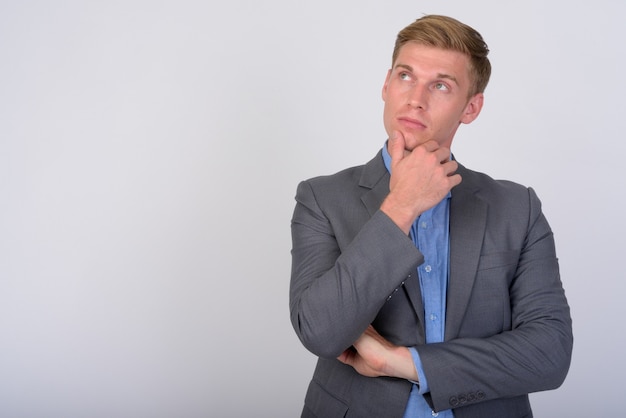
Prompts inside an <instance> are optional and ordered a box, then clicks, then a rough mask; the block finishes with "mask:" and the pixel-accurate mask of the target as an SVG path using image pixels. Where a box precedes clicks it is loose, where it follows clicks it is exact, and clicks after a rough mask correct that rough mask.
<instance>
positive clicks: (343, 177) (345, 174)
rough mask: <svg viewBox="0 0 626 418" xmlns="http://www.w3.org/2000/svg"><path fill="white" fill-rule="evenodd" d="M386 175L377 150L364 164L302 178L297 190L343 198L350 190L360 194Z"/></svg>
mask: <svg viewBox="0 0 626 418" xmlns="http://www.w3.org/2000/svg"><path fill="white" fill-rule="evenodd" d="M388 177H389V173H388V172H387V169H386V168H385V165H384V163H383V159H382V156H381V152H380V151H379V152H378V153H377V154H376V156H375V157H374V158H372V159H371V160H370V161H369V162H367V163H366V164H361V165H357V166H353V167H349V168H345V169H343V170H341V171H338V172H336V173H333V174H328V175H321V176H317V177H312V178H309V179H307V180H304V181H302V182H301V183H300V184H299V186H298V191H299V192H300V191H303V190H304V189H309V190H310V191H312V192H313V193H315V194H323V195H325V196H328V197H329V198H337V197H338V198H341V197H344V198H345V197H347V195H349V194H350V193H352V192H354V193H359V194H360V193H362V192H363V190H364V189H371V188H373V187H375V186H376V185H377V184H378V183H379V182H380V181H381V180H384V179H385V178H387V179H388Z"/></svg>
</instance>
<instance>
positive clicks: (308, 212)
mask: <svg viewBox="0 0 626 418" xmlns="http://www.w3.org/2000/svg"><path fill="white" fill-rule="evenodd" d="M457 172H458V173H459V174H460V175H461V177H462V178H463V181H462V182H461V184H460V185H458V186H457V187H455V188H454V189H453V190H452V198H451V202H450V277H449V285H448V294H447V312H446V329H445V342H443V343H439V344H424V342H425V334H424V309H423V304H422V300H421V298H422V297H421V294H420V286H419V278H418V277H417V273H416V268H417V266H418V265H420V264H421V263H422V262H423V256H422V254H421V253H420V252H419V251H418V250H417V249H416V248H415V246H414V244H413V242H412V241H411V240H410V239H409V237H407V236H406V235H405V234H404V233H403V232H402V231H401V230H400V229H399V228H398V227H397V226H396V225H395V224H394V223H393V222H392V221H391V219H390V218H389V217H387V216H386V215H385V214H384V213H383V212H381V211H380V210H379V208H380V204H381V203H382V201H383V199H384V198H385V197H386V195H387V194H388V193H389V174H388V172H387V170H386V169H385V167H384V164H383V161H382V156H381V154H380V152H379V153H378V155H376V157H375V158H374V159H372V160H371V161H370V162H369V163H368V164H366V165H364V166H359V167H354V168H350V169H347V170H344V171H342V172H339V173H337V174H334V175H332V176H324V177H317V178H314V179H310V180H307V181H304V182H302V183H300V185H299V186H298V191H297V195H296V207H295V210H294V214H293V219H292V238H293V249H292V275H291V284H290V312H291V321H292V324H293V327H294V329H295V331H296V333H297V335H298V337H299V338H300V340H301V341H302V343H303V344H304V346H305V347H306V348H307V349H309V350H310V351H311V352H312V353H314V354H315V355H317V356H318V357H319V360H318V363H317V366H316V369H315V372H314V375H313V378H312V380H311V383H310V385H309V389H308V391H307V394H306V398H305V406H304V409H303V412H302V416H303V417H318V418H334V417H375V418H384V417H402V415H403V412H404V409H405V406H406V403H407V400H408V396H409V391H410V389H411V383H409V382H408V381H406V380H402V379H396V378H386V377H379V378H368V377H364V376H361V375H359V374H358V373H357V372H356V371H355V370H354V369H353V368H352V367H350V366H346V365H344V364H342V363H341V362H339V361H338V360H336V358H337V356H339V354H341V353H342V352H343V351H344V350H345V349H346V348H348V347H350V346H351V344H352V343H353V342H354V341H355V340H356V339H357V338H358V337H359V336H360V335H361V334H362V333H363V331H364V330H365V329H366V328H367V326H368V325H369V324H373V325H374V328H376V330H377V331H378V332H379V333H380V334H382V335H383V336H384V337H385V338H387V339H388V340H390V341H391V342H392V343H394V344H397V345H402V346H415V347H416V348H417V350H418V352H419V355H420V357H421V359H422V363H423V366H424V369H425V373H426V376H427V378H428V383H429V387H430V393H429V394H428V395H427V400H428V401H429V403H430V404H431V405H432V407H433V409H434V410H435V411H439V410H443V409H449V408H453V409H454V412H455V416H456V417H457V418H464V417H476V418H489V417H494V418H503V417H531V416H532V412H531V409H530V405H529V402H528V393H531V392H535V391H541V390H548V389H554V388H556V387H558V386H560V385H561V383H562V382H563V380H564V379H565V376H566V374H567V371H568V368H569V363H570V358H571V352H572V344H573V337H572V327H571V319H570V313H569V306H568V304H567V300H566V298H565V294H564V291H563V287H562V284H561V281H560V277H559V269H558V263H557V258H556V254H555V248H554V240H553V236H552V232H551V230H550V227H549V225H548V223H547V221H546V219H545V217H544V216H543V214H542V212H541V204H540V202H539V199H538V198H537V196H536V195H535V193H534V192H533V190H532V189H529V188H526V187H523V186H520V185H518V184H515V183H511V182H507V181H496V180H493V179H491V178H490V177H488V176H486V175H484V174H481V173H477V172H474V171H470V170H468V169H466V168H464V167H463V166H460V167H459V170H458V171H457Z"/></svg>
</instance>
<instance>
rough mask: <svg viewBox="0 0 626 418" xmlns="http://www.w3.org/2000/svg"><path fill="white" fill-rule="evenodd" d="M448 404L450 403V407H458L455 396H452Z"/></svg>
mask: <svg viewBox="0 0 626 418" xmlns="http://www.w3.org/2000/svg"><path fill="white" fill-rule="evenodd" d="M448 402H450V405H452V406H458V405H459V400H458V399H457V397H456V396H452V397H451V398H450V399H449V400H448Z"/></svg>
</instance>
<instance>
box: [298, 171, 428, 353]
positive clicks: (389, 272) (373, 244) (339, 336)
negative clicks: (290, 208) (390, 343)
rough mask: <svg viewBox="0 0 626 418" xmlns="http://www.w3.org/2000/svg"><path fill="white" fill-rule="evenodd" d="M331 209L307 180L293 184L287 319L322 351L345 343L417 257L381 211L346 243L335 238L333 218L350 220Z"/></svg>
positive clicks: (335, 349)
mask: <svg viewBox="0 0 626 418" xmlns="http://www.w3.org/2000/svg"><path fill="white" fill-rule="evenodd" d="M346 204H352V205H354V204H356V203H355V202H347V203H346ZM358 204H359V205H362V204H361V202H360V201H359V202H358ZM326 206H327V205H326ZM333 210H334V209H332V208H328V207H324V208H322V206H321V205H320V202H319V200H318V198H317V197H316V193H315V191H314V188H313V186H312V184H311V183H310V182H302V183H301V184H300V185H299V186H298V190H297V193H296V207H295V210H294V214H293V218H292V223H291V231H292V244H293V245H292V272H291V283H290V303H289V304H290V313H291V322H292V325H293V327H294V329H295V331H296V334H297V335H298V337H299V338H300V340H301V341H302V343H303V345H304V346H305V347H306V348H307V349H308V350H310V351H311V352H312V353H314V354H316V355H317V356H319V357H324V358H336V357H337V356H339V355H340V354H341V353H342V352H343V351H344V350H345V349H346V348H348V347H350V346H351V345H352V343H353V342H354V341H356V339H357V338H358V337H359V336H360V335H361V334H362V333H363V332H364V331H365V329H366V328H367V326H368V325H369V324H370V323H372V321H373V320H374V318H375V317H376V315H377V313H378V311H379V310H380V308H381V307H382V306H383V304H384V303H385V302H386V300H387V298H388V296H389V295H391V294H392V293H393V292H394V290H396V289H397V288H398V287H400V286H401V285H402V283H403V281H404V280H406V278H407V276H409V275H410V274H414V272H415V269H416V267H417V265H419V264H421V263H422V262H423V256H422V254H421V253H420V252H419V251H418V250H417V249H416V248H415V246H414V245H413V243H412V242H411V240H410V239H409V238H408V237H407V236H406V235H404V234H403V232H402V231H401V230H400V229H399V228H398V227H397V226H396V225H395V224H394V223H393V221H391V219H390V218H389V217H387V215H385V214H384V213H383V212H381V211H377V212H376V213H374V215H373V216H371V218H369V219H368V220H367V222H366V223H365V224H364V225H362V226H359V228H358V231H357V233H356V234H355V236H354V237H353V239H351V240H350V242H349V243H340V242H339V241H338V239H337V235H336V232H337V231H335V228H334V226H333V223H335V222H336V223H337V224H338V225H345V224H346V223H349V222H351V220H350V219H342V218H344V217H345V216H346V215H345V213H346V212H345V211H334V212H333ZM361 210H364V209H361ZM348 212H349V211H348ZM341 235H342V236H346V235H347V234H345V233H344V232H342V234H341Z"/></svg>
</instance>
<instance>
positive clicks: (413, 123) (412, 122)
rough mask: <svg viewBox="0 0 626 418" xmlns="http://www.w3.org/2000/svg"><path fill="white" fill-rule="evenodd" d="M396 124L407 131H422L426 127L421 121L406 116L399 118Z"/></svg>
mask: <svg viewBox="0 0 626 418" xmlns="http://www.w3.org/2000/svg"><path fill="white" fill-rule="evenodd" d="M398 122H399V123H400V125H402V126H404V127H405V128H408V129H418V130H423V129H425V128H426V125H424V124H423V123H422V122H421V121H419V120H417V119H413V118H409V117H406V116H401V117H399V118H398Z"/></svg>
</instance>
